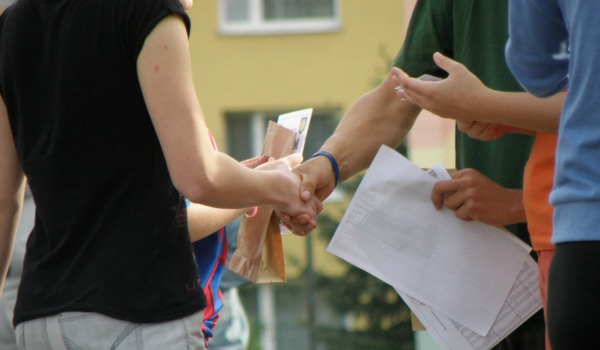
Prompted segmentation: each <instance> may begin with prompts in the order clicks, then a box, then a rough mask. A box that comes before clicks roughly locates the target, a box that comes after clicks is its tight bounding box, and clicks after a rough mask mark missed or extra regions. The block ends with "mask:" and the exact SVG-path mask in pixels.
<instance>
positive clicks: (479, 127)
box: [456, 120, 513, 141]
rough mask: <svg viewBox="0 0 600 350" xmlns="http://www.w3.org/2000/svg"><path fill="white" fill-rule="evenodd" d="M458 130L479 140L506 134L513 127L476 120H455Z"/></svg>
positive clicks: (489, 139)
mask: <svg viewBox="0 0 600 350" xmlns="http://www.w3.org/2000/svg"><path fill="white" fill-rule="evenodd" d="M456 126H457V127H458V130H460V131H462V132H464V133H465V134H467V135H468V136H469V137H471V138H474V139H477V140H480V141H491V140H495V139H497V138H500V137H502V136H504V135H506V134H507V133H509V132H512V131H513V128H511V127H509V126H506V125H502V124H495V123H486V122H476V121H458V120H457V121H456Z"/></svg>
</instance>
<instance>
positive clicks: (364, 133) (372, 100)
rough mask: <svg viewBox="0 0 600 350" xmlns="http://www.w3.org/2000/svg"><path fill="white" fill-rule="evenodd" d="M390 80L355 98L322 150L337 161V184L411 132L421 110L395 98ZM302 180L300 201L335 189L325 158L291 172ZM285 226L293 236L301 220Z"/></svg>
mask: <svg viewBox="0 0 600 350" xmlns="http://www.w3.org/2000/svg"><path fill="white" fill-rule="evenodd" d="M395 86H396V83H395V81H394V80H393V76H392V75H391V74H388V76H387V77H386V79H385V80H384V81H383V82H382V83H381V84H380V85H379V86H377V87H376V88H375V89H373V90H371V91H370V92H368V93H366V94H365V95H363V96H361V97H360V98H358V99H357V100H356V101H355V102H354V104H353V105H352V106H351V107H350V108H349V109H348V111H347V112H346V114H345V115H344V117H343V118H342V120H341V121H340V123H339V124H338V126H337V128H336V129H335V131H334V133H333V135H331V136H330V137H329V138H328V139H327V140H326V141H325V143H324V144H323V146H322V147H321V150H322V151H327V152H329V153H331V154H332V155H333V157H334V158H335V159H336V161H337V163H338V165H339V170H340V181H344V180H346V179H348V178H349V177H351V176H353V175H355V174H356V173H358V172H359V171H361V170H364V169H366V168H367V167H368V166H369V165H370V164H371V162H372V161H373V158H374V157H375V155H376V154H377V151H378V150H379V148H380V147H381V145H383V144H385V145H387V146H390V147H397V146H398V145H399V144H400V142H401V141H402V140H403V139H404V137H405V136H406V134H407V133H408V132H409V131H410V129H411V127H412V125H413V124H414V122H415V120H416V118H417V116H418V115H419V113H420V111H421V109H420V108H418V107H417V106H415V105H413V104H412V103H408V102H406V101H401V100H399V99H398V98H396V95H395V91H394V87H395ZM294 171H295V172H297V173H299V174H300V176H301V177H302V184H301V192H300V193H301V195H302V198H303V199H305V200H308V199H309V198H313V197H315V196H316V197H318V198H320V199H321V200H324V199H325V198H327V197H328V196H329V195H330V194H331V192H332V191H333V189H334V185H335V177H334V173H333V170H332V166H331V163H330V162H329V160H328V159H327V158H325V157H315V158H311V159H309V160H307V161H305V162H304V163H302V164H300V165H299V166H298V167H296V168H295V169H294ZM282 219H283V220H284V223H285V224H286V225H287V226H288V227H290V228H292V230H293V231H294V232H295V233H296V230H297V227H296V226H295V225H297V224H299V223H300V222H301V220H302V218H301V217H296V218H294V219H293V220H294V223H292V219H291V218H287V217H283V218H282Z"/></svg>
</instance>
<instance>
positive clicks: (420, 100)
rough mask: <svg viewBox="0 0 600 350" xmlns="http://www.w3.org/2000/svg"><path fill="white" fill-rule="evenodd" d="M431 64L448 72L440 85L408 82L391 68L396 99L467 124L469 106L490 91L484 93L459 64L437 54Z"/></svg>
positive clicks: (437, 82)
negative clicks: (465, 121)
mask: <svg viewBox="0 0 600 350" xmlns="http://www.w3.org/2000/svg"><path fill="white" fill-rule="evenodd" d="M433 60H434V62H435V63H436V64H437V65H438V67H440V68H441V69H443V70H444V71H446V72H448V77H447V78H446V79H444V80H441V81H422V80H419V79H417V78H411V77H410V76H408V74H406V73H405V72H404V71H402V70H401V69H400V68H397V67H394V68H392V74H393V75H394V79H395V80H396V83H397V84H398V86H399V87H400V88H399V89H398V90H397V92H396V96H398V97H399V98H401V99H405V100H407V101H409V102H412V103H414V104H416V105H418V106H419V107H421V108H423V109H426V110H428V111H430V112H432V113H434V114H436V115H438V116H440V117H442V118H450V119H456V120H470V119H471V118H469V116H470V115H471V114H472V112H473V111H471V110H470V108H472V106H475V105H476V101H477V100H478V99H479V98H480V96H483V94H486V93H488V92H490V91H491V90H490V89H488V88H487V87H486V86H485V85H484V84H483V83H482V82H481V80H479V78H477V77H476V76H475V75H474V74H473V73H471V72H470V71H469V70H468V69H467V68H466V67H465V66H464V65H463V64H461V63H459V62H457V61H454V60H452V59H450V58H448V57H446V56H444V55H442V54H441V53H439V52H436V53H435V54H434V55H433Z"/></svg>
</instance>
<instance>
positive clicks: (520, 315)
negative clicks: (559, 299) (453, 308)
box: [399, 257, 542, 350]
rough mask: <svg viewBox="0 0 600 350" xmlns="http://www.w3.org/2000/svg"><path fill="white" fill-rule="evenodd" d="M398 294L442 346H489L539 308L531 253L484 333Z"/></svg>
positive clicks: (475, 349)
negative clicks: (490, 326) (478, 332)
mask: <svg viewBox="0 0 600 350" xmlns="http://www.w3.org/2000/svg"><path fill="white" fill-rule="evenodd" d="M399 294H400V296H401V297H402V299H403V300H404V301H405V302H406V305H408V307H409V308H410V309H411V310H412V311H413V312H414V313H415V315H417V317H418V318H419V321H421V323H423V325H424V326H425V328H426V329H427V332H429V334H430V335H431V337H432V338H433V340H434V341H435V342H436V344H438V345H439V347H440V348H441V349H444V350H453V349H461V350H487V349H491V348H492V347H493V346H495V345H496V344H498V343H499V342H500V341H501V340H502V339H504V338H506V336H508V335H509V334H510V333H512V332H513V331H514V330H515V329H516V328H517V327H519V326H520V325H521V324H522V323H523V322H525V321H526V320H527V319H529V318H530V317H531V316H533V315H534V314H535V313H536V312H537V311H538V310H540V309H541V308H542V298H541V295H540V288H539V274H538V269H537V264H536V262H535V261H534V260H533V259H532V258H531V257H528V259H526V260H525V263H524V264H523V267H522V269H521V272H520V273H519V275H518V277H517V281H516V282H515V284H514V285H513V287H512V289H511V290H510V293H509V294H508V298H507V299H506V301H505V303H504V305H502V309H500V313H499V314H498V317H496V320H495V321H494V324H493V326H492V329H491V330H490V332H488V334H487V335H486V336H485V337H483V336H481V335H479V334H477V333H475V332H473V331H472V330H470V329H469V328H467V327H465V326H463V325H461V324H460V323H458V322H456V321H453V320H451V319H449V318H448V317H445V316H444V315H442V314H440V313H439V312H437V311H436V310H434V309H432V308H430V307H428V306H427V305H425V304H423V303H421V302H420V301H418V300H416V299H415V298H412V297H410V296H408V295H407V294H405V293H402V292H399Z"/></svg>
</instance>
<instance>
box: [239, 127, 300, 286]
mask: <svg viewBox="0 0 600 350" xmlns="http://www.w3.org/2000/svg"><path fill="white" fill-rule="evenodd" d="M295 140H296V133H295V132H294V131H292V130H289V129H287V128H285V127H283V126H281V125H277V124H276V123H275V122H272V121H269V126H268V128H267V134H266V135H265V142H264V144H263V150H262V154H264V155H266V156H269V157H273V158H275V159H279V158H281V157H285V156H287V155H289V154H291V153H292V150H293V148H294V142H295ZM228 267H229V269H230V270H231V271H233V272H235V273H237V274H238V275H240V276H242V277H244V278H246V279H248V280H249V281H251V282H254V283H272V282H285V281H286V277H285V267H284V262H283V245H282V241H281V231H280V229H279V218H278V217H277V215H275V213H274V212H273V208H271V207H260V208H258V212H257V213H256V216H254V217H253V218H247V217H245V216H244V217H242V220H241V222H240V229H239V234H238V245H237V249H236V251H235V253H233V256H232V257H231V260H230V261H229V265H228Z"/></svg>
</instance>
